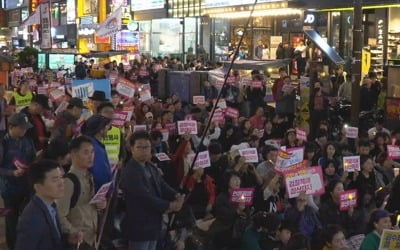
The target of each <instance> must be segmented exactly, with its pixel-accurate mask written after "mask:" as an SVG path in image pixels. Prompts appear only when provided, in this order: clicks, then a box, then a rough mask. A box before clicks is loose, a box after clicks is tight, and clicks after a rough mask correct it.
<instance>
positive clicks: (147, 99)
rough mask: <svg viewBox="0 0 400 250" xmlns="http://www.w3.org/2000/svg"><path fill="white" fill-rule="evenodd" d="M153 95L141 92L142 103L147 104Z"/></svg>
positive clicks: (147, 91) (145, 91)
mask: <svg viewBox="0 0 400 250" xmlns="http://www.w3.org/2000/svg"><path fill="white" fill-rule="evenodd" d="M151 98H152V97H151V93H150V91H149V90H143V91H140V100H141V101H142V102H146V101H149V100H151Z"/></svg>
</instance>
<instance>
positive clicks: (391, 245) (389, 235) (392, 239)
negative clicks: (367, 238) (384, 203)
mask: <svg viewBox="0 0 400 250" xmlns="http://www.w3.org/2000/svg"><path fill="white" fill-rule="evenodd" d="M396 249H397V250H398V249H400V230H388V229H384V230H383V233H382V235H381V242H380V244H379V250H396Z"/></svg>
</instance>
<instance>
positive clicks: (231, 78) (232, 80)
mask: <svg viewBox="0 0 400 250" xmlns="http://www.w3.org/2000/svg"><path fill="white" fill-rule="evenodd" d="M226 83H227V84H229V85H234V84H236V77H234V76H230V77H228V79H226Z"/></svg>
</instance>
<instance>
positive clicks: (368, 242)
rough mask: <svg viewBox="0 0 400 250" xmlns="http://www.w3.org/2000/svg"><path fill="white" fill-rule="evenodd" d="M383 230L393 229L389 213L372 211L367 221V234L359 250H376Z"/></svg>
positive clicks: (380, 210) (378, 210)
mask: <svg viewBox="0 0 400 250" xmlns="http://www.w3.org/2000/svg"><path fill="white" fill-rule="evenodd" d="M385 229H387V230H389V229H393V228H392V221H391V219H390V213H389V212H388V211H386V210H382V209H377V210H375V211H373V212H372V213H371V217H370V220H369V234H367V235H366V236H365V238H364V240H363V242H362V243H361V247H360V250H378V249H379V244H380V241H381V235H382V233H383V230H385Z"/></svg>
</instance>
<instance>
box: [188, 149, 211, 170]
mask: <svg viewBox="0 0 400 250" xmlns="http://www.w3.org/2000/svg"><path fill="white" fill-rule="evenodd" d="M194 156H195V154H190V155H189V162H190V163H192V162H193V159H194ZM208 167H211V160H210V153H209V152H208V150H207V151H203V152H200V153H199V155H198V156H197V159H196V162H195V163H194V168H195V169H196V168H208Z"/></svg>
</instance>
